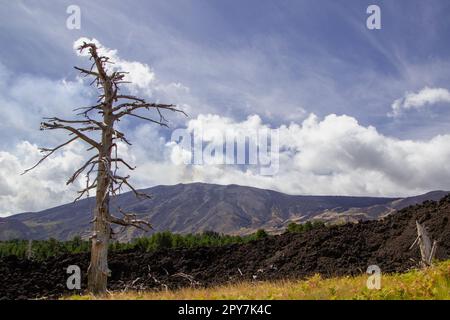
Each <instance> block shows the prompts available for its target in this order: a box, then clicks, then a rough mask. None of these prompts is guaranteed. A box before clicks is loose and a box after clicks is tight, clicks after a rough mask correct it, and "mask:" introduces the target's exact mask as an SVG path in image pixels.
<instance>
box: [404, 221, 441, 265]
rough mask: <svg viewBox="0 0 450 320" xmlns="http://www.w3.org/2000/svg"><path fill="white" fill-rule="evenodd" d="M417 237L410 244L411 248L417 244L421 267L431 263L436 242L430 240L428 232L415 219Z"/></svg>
mask: <svg viewBox="0 0 450 320" xmlns="http://www.w3.org/2000/svg"><path fill="white" fill-rule="evenodd" d="M416 228H417V238H416V240H415V241H414V243H413V244H412V245H411V247H410V249H412V248H413V247H414V246H415V245H416V244H419V249H420V256H421V261H420V264H421V266H422V267H426V266H430V265H431V264H432V263H433V259H434V256H435V254H436V249H437V242H436V241H433V243H432V242H431V239H430V237H429V236H428V232H427V230H426V229H425V227H424V226H423V225H421V224H420V223H419V222H418V221H416Z"/></svg>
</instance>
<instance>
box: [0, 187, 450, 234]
mask: <svg viewBox="0 0 450 320" xmlns="http://www.w3.org/2000/svg"><path fill="white" fill-rule="evenodd" d="M141 192H146V193H149V194H150V195H151V196H152V199H145V200H139V199H136V197H135V196H134V194H133V193H131V192H128V193H124V194H122V195H120V196H118V197H117V199H115V200H112V202H111V207H112V212H113V213H116V214H117V210H114V208H117V207H121V208H122V209H123V210H125V211H132V212H135V213H137V214H138V215H139V217H140V218H143V219H148V220H149V221H150V222H151V223H152V224H153V225H154V231H165V230H168V231H172V232H177V233H197V232H203V231H206V230H212V231H216V232H221V233H228V234H248V233H251V232H254V231H256V230H257V229H260V228H264V229H266V230H268V231H270V232H273V233H278V232H281V231H282V230H283V229H284V228H285V227H286V226H287V224H288V223H289V222H291V221H294V222H305V221H308V220H314V219H319V220H323V221H327V222H347V221H358V220H373V219H378V218H380V217H382V216H385V215H388V214H391V213H392V212H395V210H399V209H402V208H404V207H407V206H409V205H413V204H417V203H421V202H423V201H425V200H439V199H440V198H442V197H443V196H445V195H446V194H447V193H448V192H447V191H432V192H428V193H426V194H423V195H418V196H414V197H406V198H399V197H396V198H390V197H361V196H314V195H288V194H285V193H282V192H278V191H273V190H267V189H260V188H255V187H246V186H239V185H235V184H233V185H217V184H206V183H190V184H176V185H159V186H155V187H151V188H147V189H142V190H141ZM94 201H95V199H94V198H88V199H83V200H80V201H78V202H75V203H69V204H64V205H60V206H57V207H53V208H49V209H46V210H42V211H39V212H25V213H21V214H17V215H13V216H10V217H6V218H0V240H9V239H14V238H20V239H47V238H51V237H52V238H56V239H59V240H66V239H70V238H73V237H74V236H76V235H79V236H82V237H83V238H86V237H87V236H88V235H89V232H90V228H91V224H90V220H91V219H92V211H93V208H94ZM142 235H143V233H142V232H141V231H140V230H136V229H131V228H130V229H127V230H126V231H125V232H124V233H121V234H120V235H118V237H117V238H118V239H119V240H121V241H129V240H131V239H132V238H135V237H138V236H142Z"/></svg>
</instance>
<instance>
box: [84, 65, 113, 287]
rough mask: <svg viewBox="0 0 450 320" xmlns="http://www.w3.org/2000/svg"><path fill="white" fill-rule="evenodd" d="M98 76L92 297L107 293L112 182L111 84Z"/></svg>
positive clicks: (91, 271) (106, 79)
mask: <svg viewBox="0 0 450 320" xmlns="http://www.w3.org/2000/svg"><path fill="white" fill-rule="evenodd" d="M100 71H101V72H100V76H101V78H102V79H104V81H103V85H104V89H105V103H104V104H103V120H104V123H105V125H106V126H105V129H104V130H103V131H102V144H101V145H102V148H101V150H100V153H99V160H100V162H99V165H98V173H97V192H96V206H95V212H94V232H93V235H92V246H91V263H90V265H89V269H88V290H89V292H91V293H93V294H95V295H101V294H104V293H106V288H107V281H108V276H109V275H110V273H111V271H110V270H109V268H108V246H109V239H110V237H111V222H110V219H109V217H110V214H109V192H110V187H111V183H112V180H111V179H112V178H111V177H112V173H111V166H110V163H111V149H112V147H113V123H114V119H113V115H112V101H113V90H112V86H111V82H110V81H109V79H108V78H107V77H106V75H104V71H103V70H102V69H101V70H100Z"/></svg>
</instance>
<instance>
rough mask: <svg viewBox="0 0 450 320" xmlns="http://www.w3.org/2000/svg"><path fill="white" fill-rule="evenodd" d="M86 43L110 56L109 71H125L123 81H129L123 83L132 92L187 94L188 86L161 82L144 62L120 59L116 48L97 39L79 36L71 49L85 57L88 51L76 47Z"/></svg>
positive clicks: (159, 95)
mask: <svg viewBox="0 0 450 320" xmlns="http://www.w3.org/2000/svg"><path fill="white" fill-rule="evenodd" d="M83 42H86V43H94V44H95V45H96V46H97V49H98V52H99V54H100V55H104V56H107V57H109V58H110V61H111V62H113V64H107V68H108V69H109V70H110V71H125V72H127V74H126V75H125V78H124V81H129V82H130V83H127V84H124V86H125V87H126V88H128V89H129V90H130V91H131V92H132V93H133V94H144V95H146V96H148V97H152V98H156V99H166V98H168V97H170V98H171V99H175V98H177V97H178V98H183V97H185V96H186V95H187V94H189V88H188V87H186V86H184V85H183V84H181V83H179V82H173V83H163V82H161V81H159V80H158V79H157V78H156V75H155V72H154V71H153V70H152V68H151V67H150V66H149V65H148V64H146V63H141V62H137V61H128V60H125V59H122V58H121V57H120V56H119V55H118V53H117V50H113V49H109V48H107V47H105V46H103V45H102V44H101V43H100V42H99V41H98V40H97V39H95V38H93V39H89V38H85V37H82V38H79V39H78V40H76V41H75V42H74V43H73V49H74V50H75V51H76V52H77V54H78V55H80V56H83V57H86V56H88V55H89V54H88V52H87V51H86V50H84V51H83V52H81V53H80V52H79V50H78V48H79V47H80V46H81V45H82V44H83ZM179 101H180V99H176V101H175V103H179Z"/></svg>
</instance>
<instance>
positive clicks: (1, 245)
mask: <svg viewBox="0 0 450 320" xmlns="http://www.w3.org/2000/svg"><path fill="white" fill-rule="evenodd" d="M323 225H324V224H323V223H322V222H312V223H311V222H306V223H305V224H296V223H290V224H289V225H288V227H287V229H286V232H294V233H300V232H305V231H308V230H311V229H314V228H318V227H322V226H323ZM269 236H270V235H269V234H268V233H267V232H266V231H265V230H263V229H260V230H258V231H257V232H255V233H253V234H250V235H245V236H234V235H226V234H221V233H217V232H214V231H205V232H203V233H199V234H186V235H182V234H176V233H172V232H169V231H164V232H156V233H154V234H152V235H151V236H149V237H141V238H136V239H133V240H132V241H131V242H127V243H123V242H117V241H116V242H112V243H110V245H109V246H110V247H109V249H110V251H115V252H118V251H124V250H135V249H136V250H141V251H145V252H152V251H156V250H160V249H174V248H195V247H212V246H226V245H231V244H237V243H248V242H250V241H254V240H258V239H262V238H265V237H269ZM89 251H90V244H89V241H87V240H82V239H81V238H80V237H78V236H77V237H75V238H73V239H72V240H69V241H58V240H55V239H49V240H33V241H29V240H9V241H0V257H6V256H17V257H19V258H29V259H34V260H45V259H47V258H49V257H52V256H58V255H62V254H73V253H83V252H89Z"/></svg>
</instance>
